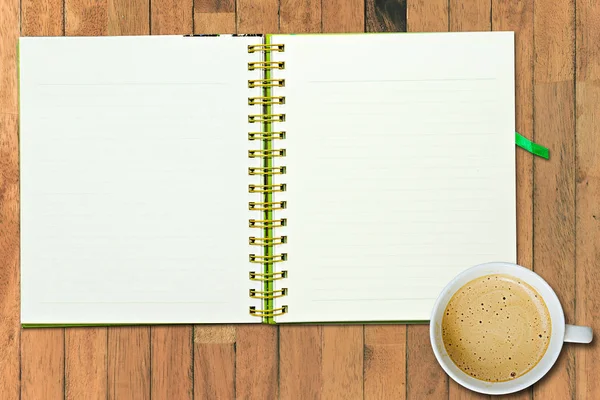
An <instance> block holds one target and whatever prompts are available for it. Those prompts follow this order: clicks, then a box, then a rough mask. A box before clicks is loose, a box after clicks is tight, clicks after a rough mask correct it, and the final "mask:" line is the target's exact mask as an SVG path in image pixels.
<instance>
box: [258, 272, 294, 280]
mask: <svg viewBox="0 0 600 400" xmlns="http://www.w3.org/2000/svg"><path fill="white" fill-rule="evenodd" d="M287 277H288V273H287V271H279V272H271V273H268V274H264V273H260V272H254V271H250V280H251V281H278V280H280V279H285V278H287Z"/></svg>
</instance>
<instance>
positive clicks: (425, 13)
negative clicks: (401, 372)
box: [406, 0, 449, 328]
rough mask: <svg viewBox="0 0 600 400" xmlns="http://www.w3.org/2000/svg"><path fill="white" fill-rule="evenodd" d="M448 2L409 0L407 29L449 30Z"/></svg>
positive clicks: (420, 30)
mask: <svg viewBox="0 0 600 400" xmlns="http://www.w3.org/2000/svg"><path fill="white" fill-rule="evenodd" d="M448 3H449V2H448V0H407V5H406V28H407V30H408V31H409V32H446V31H448V28H449V26H448V21H449V19H448ZM409 328H410V327H409Z"/></svg>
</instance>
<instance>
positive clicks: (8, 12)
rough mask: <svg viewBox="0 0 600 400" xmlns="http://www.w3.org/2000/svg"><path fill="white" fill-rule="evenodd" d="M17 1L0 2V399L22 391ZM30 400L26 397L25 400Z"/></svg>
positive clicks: (6, 0) (12, 397)
mask: <svg viewBox="0 0 600 400" xmlns="http://www.w3.org/2000/svg"><path fill="white" fill-rule="evenodd" d="M18 37H19V1H18V0H4V1H0V377H1V378H0V398H1V399H18V398H20V394H21V393H20V391H21V380H22V376H21V373H20V372H21V371H20V369H19V363H20V360H19V357H20V354H21V353H20V349H21V340H22V338H21V329H20V321H21V319H20V286H19V247H20V241H19V136H18V132H19V131H18V129H19V128H18V127H19V119H18V115H17V112H18V106H17V103H18V101H17V40H18ZM29 398H31V397H29Z"/></svg>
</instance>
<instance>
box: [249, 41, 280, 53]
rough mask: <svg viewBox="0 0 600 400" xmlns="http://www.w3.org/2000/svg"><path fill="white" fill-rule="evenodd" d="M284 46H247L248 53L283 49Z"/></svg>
mask: <svg viewBox="0 0 600 400" xmlns="http://www.w3.org/2000/svg"><path fill="white" fill-rule="evenodd" d="M284 50H285V46H284V45H282V44H270V43H269V44H251V45H249V46H248V53H256V52H258V51H261V52H262V51H265V52H267V51H284Z"/></svg>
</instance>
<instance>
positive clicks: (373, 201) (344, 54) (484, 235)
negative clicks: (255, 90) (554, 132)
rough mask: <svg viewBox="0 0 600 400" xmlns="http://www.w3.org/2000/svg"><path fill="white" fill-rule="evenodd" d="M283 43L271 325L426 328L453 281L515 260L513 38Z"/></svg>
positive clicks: (301, 38)
mask: <svg viewBox="0 0 600 400" xmlns="http://www.w3.org/2000/svg"><path fill="white" fill-rule="evenodd" d="M280 42H281V43H284V44H285V52H284V53H281V54H279V53H276V54H277V59H281V60H284V61H285V70H284V71H282V72H281V73H280V74H281V76H282V77H285V79H286V82H285V87H284V88H282V89H279V88H278V89H277V90H276V91H275V95H283V96H285V105H283V106H281V107H279V109H278V110H276V111H275V112H284V113H285V114H286V122H285V123H283V124H281V127H278V129H283V130H285V131H286V132H287V137H286V140H285V147H286V149H287V156H286V158H285V159H284V160H283V161H285V164H286V165H287V174H286V175H284V176H282V178H284V180H285V182H286V183H287V192H286V200H287V210H286V217H287V219H288V221H287V227H286V228H285V229H286V234H287V236H288V244H287V245H286V249H285V251H286V252H287V253H288V261H287V262H286V263H285V264H286V265H285V266H284V267H285V269H286V270H288V279H287V280H286V281H285V285H286V287H287V288H288V289H289V290H288V296H287V297H285V298H282V299H281V301H280V303H281V304H286V305H288V311H289V314H287V315H284V316H283V317H280V318H278V319H277V321H278V322H305V321H316V322H318V321H324V322H330V321H342V322H343V321H404V320H428V319H429V315H430V311H431V308H432V306H433V303H434V301H435V299H436V297H437V295H438V294H439V292H440V291H441V289H442V288H443V287H444V286H445V285H446V283H448V282H449V281H450V280H451V279H452V278H453V277H454V276H455V275H456V274H458V273H459V272H461V271H463V270H464V269H466V268H468V267H471V266H473V265H476V264H479V263H483V262H489V261H508V262H515V260H516V213H515V144H514V108H515V107H514V59H513V53H514V51H513V46H514V38H513V33H512V32H499V33H444V34H431V33H427V34H382V35H331V36H318V35H298V36H285V35H276V36H274V38H273V43H280Z"/></svg>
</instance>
